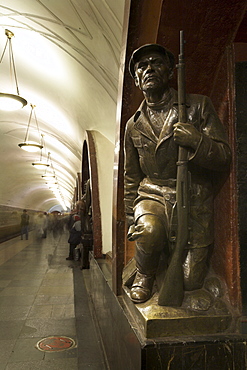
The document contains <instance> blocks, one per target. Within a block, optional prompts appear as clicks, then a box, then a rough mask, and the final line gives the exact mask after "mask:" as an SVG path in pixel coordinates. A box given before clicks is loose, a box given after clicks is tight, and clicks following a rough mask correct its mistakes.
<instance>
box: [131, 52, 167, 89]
mask: <svg viewBox="0 0 247 370" xmlns="http://www.w3.org/2000/svg"><path fill="white" fill-rule="evenodd" d="M170 78H171V71H170V68H169V66H168V64H167V61H166V60H165V58H164V57H163V56H162V55H161V54H159V53H150V54H146V55H145V56H143V57H142V58H141V59H140V60H139V61H138V62H137V63H136V64H135V83H136V86H138V87H139V88H140V89H141V90H142V91H147V90H148V89H164V88H166V87H167V86H168V83H169V80H170Z"/></svg>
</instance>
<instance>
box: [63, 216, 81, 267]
mask: <svg viewBox="0 0 247 370" xmlns="http://www.w3.org/2000/svg"><path fill="white" fill-rule="evenodd" d="M73 221H74V222H73V226H72V227H71V229H70V230H69V234H70V235H69V239H68V243H69V256H68V257H67V258H66V260H73V259H74V250H75V248H76V247H77V245H78V244H80V242H81V218H80V216H79V215H74V216H73Z"/></svg>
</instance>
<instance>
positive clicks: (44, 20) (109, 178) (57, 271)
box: [0, 0, 247, 370]
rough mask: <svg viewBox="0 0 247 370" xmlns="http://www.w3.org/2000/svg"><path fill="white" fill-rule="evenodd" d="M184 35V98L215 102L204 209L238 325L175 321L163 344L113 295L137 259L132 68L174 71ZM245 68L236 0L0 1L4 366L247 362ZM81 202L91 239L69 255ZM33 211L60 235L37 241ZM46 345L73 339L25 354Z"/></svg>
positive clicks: (244, 10)
mask: <svg viewBox="0 0 247 370" xmlns="http://www.w3.org/2000/svg"><path fill="white" fill-rule="evenodd" d="M181 30H183V31H184V35H185V40H186V42H185V58H186V91H188V92H189V93H197V94H203V95H207V96H209V97H210V98H211V100H212V102H213V105H214V108H215V110H216V112H217V114H218V115H219V118H220V120H221V121H222V123H223V125H224V127H225V129H226V131H227V135H228V140H229V144H230V147H231V150H232V162H231V168H230V174H229V177H228V178H227V179H226V181H225V182H224V185H223V186H222V188H221V189H220V190H219V191H218V192H217V194H216V196H215V200H214V225H215V235H214V239H215V245H214V252H213V256H212V257H213V258H212V261H213V268H214V270H215V271H216V272H217V274H218V275H219V276H220V277H221V278H222V279H223V280H224V281H225V286H226V291H227V296H228V299H229V304H230V306H231V309H232V316H233V317H234V320H233V321H234V325H233V324H232V323H233V321H231V325H230V324H229V326H228V327H227V329H226V330H225V331H224V330H221V329H219V326H218V327H217V325H216V324H215V321H214V319H212V320H211V321H208V322H207V325H208V326H210V325H212V326H213V328H214V330H215V331H214V330H212V331H210V330H209V332H206V331H204V332H200V331H198V332H197V331H196V330H195V332H193V330H191V332H189V330H187V331H181V333H179V330H180V329H179V327H178V326H177V323H178V320H177V323H175V321H174V322H173V323H172V324H171V329H170V331H168V332H167V333H166V334H163V333H161V331H159V330H158V329H157V326H158V325H159V324H157V323H156V322H155V320H154V326H155V325H156V328H155V330H156V332H155V333H156V335H154V336H152V335H151V334H149V332H148V330H149V329H148V328H149V326H148V325H149V324H150V327H151V326H152V324H151V323H147V322H146V321H145V320H144V321H145V323H144V324H143V322H142V319H140V316H139V313H137V312H136V309H135V305H133V304H132V303H129V302H128V297H127V298H126V297H125V295H126V294H125V292H124V290H123V272H124V269H125V268H126V266H127V265H128V263H129V262H130V261H131V260H132V258H133V256H134V249H135V246H134V242H129V241H128V240H127V238H126V234H127V224H126V219H125V211H124V186H123V182H124V180H123V179H124V146H123V145H124V131H125V126H126V122H127V121H128V119H129V118H130V117H131V116H132V115H133V114H134V113H135V111H136V110H137V109H138V107H139V105H140V103H141V101H142V99H143V97H142V94H141V92H140V91H139V90H138V89H137V88H136V86H135V83H134V80H133V79H132V77H131V75H130V73H129V59H130V56H131V54H132V52H133V51H134V50H135V49H137V48H138V47H140V46H141V45H144V44H150V43H157V44H160V45H163V46H165V47H166V48H167V49H169V50H170V51H171V52H172V53H173V54H174V55H175V58H176V63H178V59H177V58H178V57H177V56H178V54H179V32H180V31H181ZM246 71H247V3H246V1H245V0H227V1H225V0H217V1H215V0H210V1H206V0H201V1H200V2H198V1H195V0H193V1H189V0H185V1H183V2H180V1H178V0H173V1H170V0H152V1H151V0H142V1H139V0H80V1H79V0H60V1H56V0H25V1H22V2H21V1H17V0H0V148H1V151H0V152H1V176H0V313H1V314H0V332H1V336H0V345H1V350H0V370H17V369H18V370H20V369H25V370H29V369H30V370H34V369H54V370H55V369H83V370H84V369H85V370H86V369H113V370H121V369H123V370H131V369H133V370H138V369H147V370H152V369H154V370H156V369H175V370H178V369H181V370H182V369H183V370H187V369H194V370H196V369H200V370H202V369H205V370H206V369H220V370H223V369H246V368H247V362H246V358H247V356H246V338H247V337H246V335H247V283H246V282H247V267H246V266H247V253H246V250H247V249H246V247H247V242H246V240H247V238H246V235H247V231H246V230H247V224H246V216H245V213H246V202H247V190H246V173H247V150H246V142H247V131H246V127H245V116H246V104H245V102H246V94H247V90H246V86H247V83H246V82H247V73H246ZM172 84H173V87H174V88H175V89H176V88H177V82H176V72H175V78H174V80H173V81H172ZM13 96H14V99H13ZM8 97H11V98H12V99H10V100H12V101H14V102H15V103H21V107H19V108H18V109H17V108H15V110H12V108H11V107H10V106H9V105H8V104H9V102H7V100H6V98H8ZM33 143H34V144H35V145H34V147H35V149H36V151H32V148H33V146H32V145H31V144H33ZM41 164H43V166H41ZM37 167H38V168H37ZM41 167H42V168H41ZM85 204H87V206H86V211H87V214H86V216H85V217H89V219H90V225H91V229H90V231H89V232H88V233H86V234H85V235H84V236H82V241H81V243H80V245H81V250H80V256H79V257H78V259H76V260H66V257H67V256H68V250H69V244H68V237H69V231H68V227H67V225H68V220H69V217H70V214H71V212H77V213H78V214H80V215H81V217H84V216H83V215H85V207H84V205H85ZM23 210H26V211H27V214H28V215H29V219H30V223H29V235H28V239H26V238H25V235H24V240H21V226H20V220H21V215H22V214H23ZM83 212H84V213H83ZM43 217H47V218H48V219H49V222H50V225H52V224H53V225H54V224H55V223H56V225H59V227H58V229H56V230H55V228H54V227H53V228H52V226H51V227H50V228H48V231H47V235H46V237H41V236H40V235H39V234H38V220H40V219H41V218H43ZM226 316H227V315H226ZM226 316H224V317H223V316H222V317H223V318H222V322H223V321H224V320H226V321H227V320H228V319H229V318H228V317H226ZM169 325H170V323H169ZM191 325H192V326H193V325H194V324H192V323H191ZM200 325H201V324H200ZM146 326H147V327H146ZM143 327H144V328H143ZM216 327H217V329H216ZM150 330H153V329H150ZM174 333H175V334H174ZM52 336H55V337H56V339H57V337H59V338H60V337H62V338H63V337H66V338H67V337H68V338H71V340H72V342H73V343H75V345H74V346H72V348H70V349H68V350H67V349H64V350H62V351H59V350H58V349H55V350H54V351H52V350H50V351H48V352H45V351H42V350H38V349H37V343H38V342H39V341H41V340H43V339H45V338H50V337H52ZM51 352H52V353H51Z"/></svg>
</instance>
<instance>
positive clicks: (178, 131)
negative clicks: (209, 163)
mask: <svg viewBox="0 0 247 370" xmlns="http://www.w3.org/2000/svg"><path fill="white" fill-rule="evenodd" d="M173 127H174V131H173V133H174V141H175V143H176V144H178V145H181V146H186V147H191V148H192V149H194V150H196V148H197V146H198V144H199V142H200V140H201V136H202V134H201V133H200V132H199V131H198V130H197V129H196V128H195V127H194V126H193V125H191V124H190V123H181V122H177V123H175V125H174V126H173Z"/></svg>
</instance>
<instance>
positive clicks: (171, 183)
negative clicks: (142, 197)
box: [147, 177, 176, 188]
mask: <svg viewBox="0 0 247 370" xmlns="http://www.w3.org/2000/svg"><path fill="white" fill-rule="evenodd" d="M147 179H148V181H150V182H151V183H152V184H154V185H158V186H167V187H168V188H175V187H176V179H167V180H163V179H155V178H152V177H147Z"/></svg>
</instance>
